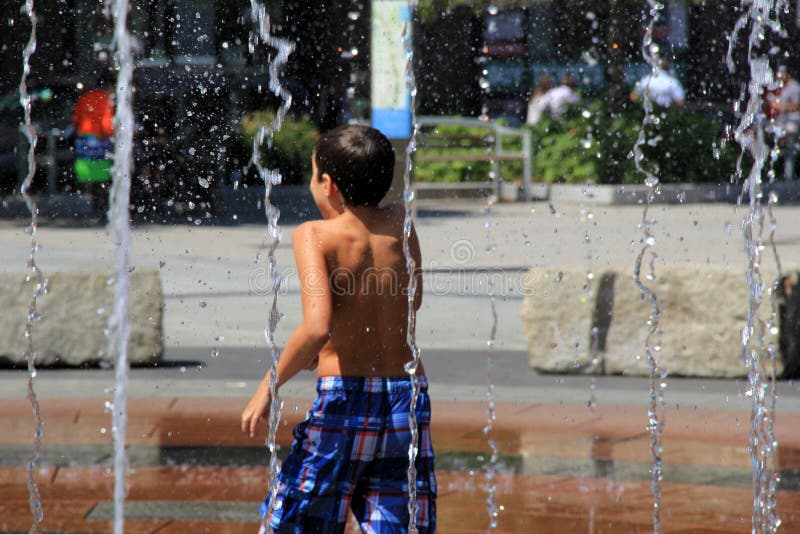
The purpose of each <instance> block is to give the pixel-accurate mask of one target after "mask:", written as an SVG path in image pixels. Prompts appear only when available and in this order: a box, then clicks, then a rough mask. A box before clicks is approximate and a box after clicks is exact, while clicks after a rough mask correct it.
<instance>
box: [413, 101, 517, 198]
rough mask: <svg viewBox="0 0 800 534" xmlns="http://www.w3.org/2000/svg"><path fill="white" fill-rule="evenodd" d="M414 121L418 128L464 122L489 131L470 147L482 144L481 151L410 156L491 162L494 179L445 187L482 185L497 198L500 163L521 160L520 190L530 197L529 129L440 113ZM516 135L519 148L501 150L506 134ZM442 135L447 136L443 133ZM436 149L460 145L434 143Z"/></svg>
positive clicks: (419, 159) (417, 185) (421, 184)
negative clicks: (443, 145) (439, 145)
mask: <svg viewBox="0 0 800 534" xmlns="http://www.w3.org/2000/svg"><path fill="white" fill-rule="evenodd" d="M417 123H418V125H419V127H420V129H421V130H422V129H423V128H425V127H436V126H445V125H447V126H464V127H468V128H481V129H484V130H487V131H489V132H491V133H492V134H493V135H492V136H487V138H484V139H485V140H484V142H483V146H475V147H474V148H483V150H482V151H481V152H474V153H468V154H446V153H444V154H419V153H417V154H416V155H415V156H414V159H415V161H417V162H419V163H423V162H448V161H480V162H489V163H491V165H492V172H493V174H494V177H495V178H494V180H487V181H485V182H460V183H457V184H447V186H448V187H453V186H454V187H455V188H466V187H469V188H486V189H493V190H494V193H495V195H496V196H497V198H500V187H501V184H502V181H503V180H502V178H501V175H500V169H501V167H500V166H501V164H502V162H503V161H515V160H516V161H522V194H523V198H524V199H525V200H530V199H531V133H530V132H529V131H527V130H524V129H522V128H510V127H508V126H501V125H499V124H497V123H496V122H494V121H482V120H480V119H470V118H464V117H444V116H433V115H424V116H421V117H417ZM514 137H518V138H519V139H520V141H521V144H522V149H521V150H519V151H513V150H505V149H504V148H503V141H504V140H505V139H508V138H514ZM420 138H421V139H420V141H421V142H420V146H419V147H418V148H419V149H420V150H425V149H426V148H430V147H426V146H425V138H426V136H425V135H424V132H423V134H422V135H421V136H420ZM444 139H447V138H446V137H445V138H444ZM436 148H437V149H440V150H443V151H446V150H447V149H448V148H461V147H455V146H453V147H446V146H445V147H436ZM414 187H415V188H418V189H425V188H434V187H442V184H431V185H428V184H426V183H425V182H415V184H414Z"/></svg>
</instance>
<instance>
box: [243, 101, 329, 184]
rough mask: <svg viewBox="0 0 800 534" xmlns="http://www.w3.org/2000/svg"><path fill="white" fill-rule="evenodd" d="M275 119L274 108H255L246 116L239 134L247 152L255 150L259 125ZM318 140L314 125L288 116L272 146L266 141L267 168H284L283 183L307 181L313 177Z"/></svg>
mask: <svg viewBox="0 0 800 534" xmlns="http://www.w3.org/2000/svg"><path fill="white" fill-rule="evenodd" d="M274 120H275V112H274V111H272V110H260V111H253V112H250V113H247V114H245V115H244V116H243V117H242V119H241V121H240V123H239V128H238V131H237V134H238V137H239V139H240V141H241V143H242V144H243V145H245V147H246V150H247V151H250V150H252V145H253V138H254V137H255V135H256V133H257V132H258V128H259V126H260V125H261V124H271V123H272V121H274ZM317 139H319V131H317V128H316V127H315V126H314V124H312V123H311V122H309V121H307V120H293V119H290V118H288V117H287V118H286V120H285V121H283V125H282V127H281V129H280V130H278V131H277V132H275V135H274V137H273V141H272V144H271V146H269V143H267V142H266V141H265V142H264V143H263V144H262V145H261V161H262V163H263V164H264V166H265V167H268V168H270V169H276V170H278V171H280V173H281V176H282V177H283V183H285V184H306V183H308V182H309V180H310V178H311V154H312V152H313V151H314V144H315V143H316V142H317ZM245 147H242V148H243V149H244V148H245ZM251 172H252V171H251Z"/></svg>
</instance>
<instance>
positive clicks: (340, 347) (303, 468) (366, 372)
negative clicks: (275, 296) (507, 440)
mask: <svg viewBox="0 0 800 534" xmlns="http://www.w3.org/2000/svg"><path fill="white" fill-rule="evenodd" d="M312 166H313V176H312V178H311V186H310V187H311V193H312V195H313V197H314V201H315V202H316V204H317V207H318V208H319V210H320V212H321V213H322V217H323V220H321V221H310V222H306V223H304V224H302V225H300V226H298V227H297V229H296V230H295V232H294V235H293V237H292V243H293V246H294V253H295V260H296V262H297V272H298V275H299V278H300V285H301V289H302V308H303V321H302V323H301V324H300V326H298V327H297V329H296V330H295V331H294V333H293V334H292V336H291V337H290V338H289V341H288V342H287V343H286V346H285V348H284V349H283V353H282V354H281V358H280V361H279V363H278V377H279V382H278V385H279V386H280V385H281V384H283V383H285V382H286V381H287V380H289V379H290V378H291V377H293V376H294V375H296V374H297V373H298V372H299V371H301V370H302V369H306V368H308V369H313V368H314V367H315V366H316V367H317V376H318V382H317V392H318V396H317V398H316V400H315V401H314V405H313V407H312V408H311V410H310V411H309V413H308V415H307V417H306V420H305V421H303V422H302V423H300V424H299V425H297V427H295V429H294V437H295V441H294V444H293V445H292V450H291V453H290V454H289V457H288V458H287V459H286V461H285V462H284V463H283V468H282V469H281V472H280V474H279V476H278V483H277V486H276V490H275V491H276V497H275V503H274V511H273V512H272V513H271V514H270V516H269V517H267V518H266V522H267V523H268V524H269V525H270V526H271V527H272V528H273V530H274V531H275V532H280V533H300V532H302V533H310V532H320V533H325V534H327V533H341V532H344V528H345V521H346V519H347V511H348V507H349V508H350V509H352V511H353V515H354V516H355V518H356V520H357V521H358V523H359V526H360V527H361V530H362V531H363V532H370V533H372V532H377V533H380V532H393V533H395V532H407V527H408V523H409V512H408V480H407V475H406V470H407V468H408V447H409V444H410V442H411V435H410V431H409V425H408V416H409V410H410V404H411V396H412V382H411V380H412V379H411V377H410V376H409V375H408V374H407V373H406V372H405V370H404V364H405V363H406V362H408V361H410V360H411V359H412V355H411V350H410V348H409V346H408V342H407V338H406V329H407V326H406V320H407V316H408V296H407V291H406V288H407V287H408V280H409V279H408V272H407V270H406V260H405V257H404V254H403V218H404V213H405V212H404V208H403V206H397V205H392V206H387V207H379V203H380V201H381V200H382V199H383V197H384V195H385V194H386V192H387V191H388V189H389V186H390V184H391V181H392V173H393V170H394V151H393V150H392V147H391V144H390V143H389V141H388V140H387V139H386V138H385V137H384V136H383V135H382V134H381V133H380V132H378V131H377V130H374V129H372V128H368V127H365V126H342V127H339V128H336V129H334V130H331V131H330V132H327V133H325V134H323V135H322V137H321V138H320V140H319V141H318V142H317V145H316V147H315V149H314V154H313V156H312ZM409 247H410V250H411V254H412V255H413V257H414V259H415V261H416V265H417V266H419V265H421V259H420V249H419V242H418V240H417V237H416V234H415V233H414V232H413V231H412V235H411V239H410V241H409ZM415 276H416V277H417V280H416V282H417V288H418V289H417V292H416V298H415V300H414V303H413V304H414V307H415V309H418V308H419V306H420V304H421V302H422V277H421V273H420V271H419V270H418V271H417V272H416V273H415ZM269 374H270V373H267V376H265V377H264V380H263V381H262V382H261V384H260V385H259V387H258V390H257V391H256V393H255V394H254V395H253V397H252V399H251V400H250V402H249V403H248V405H247V407H246V408H245V410H244V412H243V413H242V431H244V432H246V433H249V434H250V436H251V437H254V436H255V433H256V428H257V425H258V424H259V422H260V421H261V420H262V419H264V418H266V417H267V416H268V414H269V405H270V390H269V380H270V377H269ZM416 380H418V383H419V384H420V395H419V400H418V404H417V408H416V415H417V420H418V425H419V454H418V456H417V461H416V468H417V496H418V509H419V512H418V516H417V520H416V524H417V528H418V529H419V532H421V533H428V532H435V529H436V481H435V477H434V472H433V449H432V447H431V441H430V433H429V428H430V399H429V397H428V393H427V382H426V379H425V373H424V370H423V369H422V366H421V365H420V366H419V367H418V370H417V378H416ZM268 502H269V497H268V498H267V502H265V505H264V506H262V515H264V514H266V513H267V506H266V505H267V503H268ZM262 528H263V527H262Z"/></svg>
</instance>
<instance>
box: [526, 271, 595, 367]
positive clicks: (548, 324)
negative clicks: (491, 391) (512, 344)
mask: <svg viewBox="0 0 800 534" xmlns="http://www.w3.org/2000/svg"><path fill="white" fill-rule="evenodd" d="M523 287H524V290H525V298H524V299H523V301H522V330H523V332H524V333H525V338H526V340H527V344H528V359H529V361H530V364H531V366H532V367H533V368H534V369H536V370H537V371H540V372H545V373H594V372H597V371H598V369H597V367H598V364H597V361H596V358H594V357H593V356H592V350H591V344H592V323H593V314H594V310H595V300H596V295H597V291H598V287H599V282H598V280H597V278H596V277H595V278H592V279H589V278H587V273H586V271H585V270H579V269H563V270H553V269H540V268H534V269H531V270H530V271H528V273H527V274H526V276H525V278H524V280H523Z"/></svg>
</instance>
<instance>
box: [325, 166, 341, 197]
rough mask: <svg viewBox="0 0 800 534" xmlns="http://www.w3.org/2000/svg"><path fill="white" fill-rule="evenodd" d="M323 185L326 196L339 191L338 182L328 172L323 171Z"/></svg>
mask: <svg viewBox="0 0 800 534" xmlns="http://www.w3.org/2000/svg"><path fill="white" fill-rule="evenodd" d="M322 186H323V192H324V193H325V196H326V197H332V196H334V195H336V193H338V192H339V186H337V185H336V182H334V181H333V178H331V175H330V174H328V173H327V172H324V173H322Z"/></svg>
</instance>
